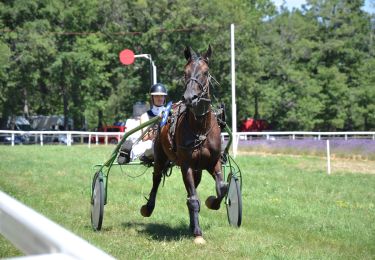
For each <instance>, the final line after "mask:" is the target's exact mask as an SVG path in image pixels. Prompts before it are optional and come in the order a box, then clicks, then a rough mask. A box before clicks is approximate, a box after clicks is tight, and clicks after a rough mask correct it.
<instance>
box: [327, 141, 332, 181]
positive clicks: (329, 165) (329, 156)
mask: <svg viewBox="0 0 375 260" xmlns="http://www.w3.org/2000/svg"><path fill="white" fill-rule="evenodd" d="M327 173H328V175H330V174H331V155H330V151H329V140H328V139H327Z"/></svg>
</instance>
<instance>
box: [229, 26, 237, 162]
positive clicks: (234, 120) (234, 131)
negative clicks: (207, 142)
mask: <svg viewBox="0 0 375 260" xmlns="http://www.w3.org/2000/svg"><path fill="white" fill-rule="evenodd" d="M230 45H231V77H232V134H233V137H234V142H233V156H234V157H236V155H237V147H238V138H237V107H236V75H235V73H236V70H235V53H234V24H231V25H230Z"/></svg>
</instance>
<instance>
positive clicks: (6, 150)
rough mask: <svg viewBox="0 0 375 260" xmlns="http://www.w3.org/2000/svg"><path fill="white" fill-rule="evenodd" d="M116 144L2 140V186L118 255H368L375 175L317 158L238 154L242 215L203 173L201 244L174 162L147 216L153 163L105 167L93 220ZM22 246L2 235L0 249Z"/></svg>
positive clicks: (372, 249) (374, 248) (374, 244)
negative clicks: (97, 176)
mask: <svg viewBox="0 0 375 260" xmlns="http://www.w3.org/2000/svg"><path fill="white" fill-rule="evenodd" d="M112 148H113V147H111V146H109V147H104V146H101V147H95V146H93V147H92V148H88V147H87V146H74V147H65V146H44V147H40V146H16V147H10V146H0V158H1V160H0V189H1V190H3V191H4V192H6V193H8V194H10V195H11V196H13V197H15V198H17V199H18V200H20V201H22V202H23V203H25V204H26V205H28V206H30V207H32V208H34V209H35V210H37V211H38V212H40V213H42V214H44V215H46V216H47V217H48V218H50V219H52V220H53V221H55V222H57V223H58V224H60V225H62V226H64V227H65V228H67V229H69V230H71V231H72V232H74V233H75V234H77V235H79V236H81V237H83V238H84V239H86V240H88V241H89V242H90V243H92V244H94V245H96V246H98V247H99V248H101V249H103V250H104V251H106V252H108V253H109V254H111V255H113V256H114V257H116V258H119V259H135V258H136V259H139V258H151V259H182V258H183V259H195V258H199V259H229V258H230V259H241V258H242V259H244V258H246V259H248V258H250V259H275V258H282V259H374V258H375V225H374V223H375V190H374V187H375V175H372V174H361V172H360V171H358V170H356V169H355V167H354V168H353V169H352V170H351V171H348V170H345V171H335V172H334V173H333V174H332V175H330V176H328V175H327V174H326V173H325V161H324V159H323V158H318V157H304V156H300V157H291V156H286V155H285V156H284V155H282V156H275V155H267V156H260V155H251V156H239V157H237V159H236V161H237V162H238V164H239V166H240V167H241V169H242V172H243V190H242V199H243V224H242V226H241V228H232V227H230V226H229V225H228V223H227V215H226V210H225V207H224V205H222V208H221V209H220V210H219V211H211V210H208V209H207V208H206V207H205V206H204V203H203V202H204V201H205V199H206V197H208V196H209V195H212V194H214V182H213V180H212V178H211V177H210V176H209V175H208V174H207V173H205V174H204V175H203V178H202V183H201V185H200V187H199V188H198V193H199V195H200V198H201V201H202V208H201V212H200V222H201V227H202V229H203V233H204V237H205V239H206V241H207V244H206V245H204V246H196V245H194V244H193V242H192V241H193V239H192V236H191V234H190V232H189V230H188V211H187V207H186V191H185V188H184V185H183V182H182V178H181V174H180V172H179V169H177V168H176V169H174V171H173V174H172V176H171V177H169V178H167V179H166V181H165V185H164V187H160V189H159V193H158V198H157V204H156V208H155V211H154V213H153V215H152V216H151V217H150V218H143V217H142V216H141V215H140V213H139V209H140V206H141V205H142V204H143V203H144V202H145V199H144V197H145V196H147V195H148V193H149V191H150V188H151V173H152V171H151V169H149V170H148V171H147V172H146V173H145V174H144V175H141V176H140V177H138V178H133V177H134V176H137V175H140V174H142V173H143V171H144V169H145V168H143V167H141V166H127V167H122V168H120V167H116V168H115V169H114V170H113V171H112V172H111V174H110V176H109V190H108V193H109V194H108V196H109V197H108V204H107V205H106V207H105V212H104V222H103V229H102V231H101V232H93V231H92V229H91V223H90V188H91V178H92V176H93V171H92V166H93V164H96V163H100V162H103V161H105V160H106V159H107V158H108V157H109V154H110V153H111V149H112ZM0 221H1V220H0ZM18 255H22V253H20V252H19V251H18V250H17V249H15V248H14V247H13V246H12V245H11V244H10V242H8V241H7V240H5V238H3V237H1V236H0V258H3V257H13V256H18Z"/></svg>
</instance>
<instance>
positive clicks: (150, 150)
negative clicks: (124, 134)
mask: <svg viewBox="0 0 375 260" xmlns="http://www.w3.org/2000/svg"><path fill="white" fill-rule="evenodd" d="M142 154H144V155H145V156H147V157H153V155H154V142H153V141H152V140H147V141H139V142H138V143H137V144H134V145H133V147H132V150H131V152H130V160H131V161H134V160H135V159H137V158H138V157H139V156H141V155H142Z"/></svg>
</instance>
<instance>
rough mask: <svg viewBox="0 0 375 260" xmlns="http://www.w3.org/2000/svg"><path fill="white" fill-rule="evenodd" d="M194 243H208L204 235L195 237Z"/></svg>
mask: <svg viewBox="0 0 375 260" xmlns="http://www.w3.org/2000/svg"><path fill="white" fill-rule="evenodd" d="M194 244H196V245H204V244H206V240H204V238H203V237H202V236H197V237H195V238H194Z"/></svg>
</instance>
